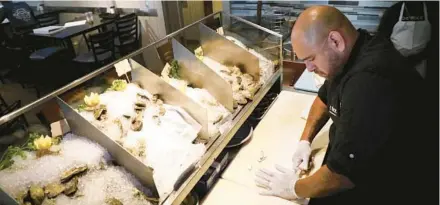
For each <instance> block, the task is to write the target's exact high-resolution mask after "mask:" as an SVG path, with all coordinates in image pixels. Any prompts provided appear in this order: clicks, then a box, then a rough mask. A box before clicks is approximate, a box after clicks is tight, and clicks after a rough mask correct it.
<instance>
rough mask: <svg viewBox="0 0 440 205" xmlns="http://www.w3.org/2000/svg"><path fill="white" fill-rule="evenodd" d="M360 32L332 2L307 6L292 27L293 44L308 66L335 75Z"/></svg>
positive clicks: (321, 72) (297, 53)
mask: <svg viewBox="0 0 440 205" xmlns="http://www.w3.org/2000/svg"><path fill="white" fill-rule="evenodd" d="M357 36H358V32H357V31H356V29H355V28H354V26H353V25H352V24H351V22H350V21H349V20H348V19H347V17H345V15H344V14H342V13H341V12H340V11H339V10H337V9H336V8H334V7H331V6H313V7H310V8H308V9H306V10H305V11H304V12H302V13H301V15H300V16H299V17H298V19H297V20H296V22H295V25H294V27H293V29H292V35H291V40H292V47H293V50H294V52H295V53H296V55H297V56H298V58H300V59H303V60H304V62H305V63H306V66H307V69H308V70H309V71H313V72H315V73H317V74H319V75H321V76H323V77H326V78H331V77H332V76H333V75H334V74H335V73H336V72H337V70H338V69H340V67H341V66H342V65H343V64H344V63H345V62H346V61H347V60H348V57H349V56H350V52H351V49H352V47H353V46H354V44H355V42H356V39H357Z"/></svg>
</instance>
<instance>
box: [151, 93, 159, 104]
mask: <svg viewBox="0 0 440 205" xmlns="http://www.w3.org/2000/svg"><path fill="white" fill-rule="evenodd" d="M158 99H159V95H158V94H154V95H153V98H152V99H151V102H153V103H156V102H157V100H158Z"/></svg>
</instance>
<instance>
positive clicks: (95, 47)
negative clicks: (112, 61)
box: [89, 30, 115, 62]
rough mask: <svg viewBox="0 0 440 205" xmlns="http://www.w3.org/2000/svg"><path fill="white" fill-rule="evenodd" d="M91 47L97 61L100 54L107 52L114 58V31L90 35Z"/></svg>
mask: <svg viewBox="0 0 440 205" xmlns="http://www.w3.org/2000/svg"><path fill="white" fill-rule="evenodd" d="M89 41H90V47H91V48H92V52H93V55H94V58H95V62H99V60H98V59H99V58H98V56H100V55H103V54H106V55H111V57H112V58H114V53H115V43H114V33H113V31H111V30H110V31H105V32H101V33H97V34H92V35H90V37H89Z"/></svg>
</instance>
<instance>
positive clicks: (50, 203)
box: [41, 199, 55, 205]
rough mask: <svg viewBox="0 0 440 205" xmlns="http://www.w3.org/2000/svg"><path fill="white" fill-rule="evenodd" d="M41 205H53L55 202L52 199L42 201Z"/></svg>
mask: <svg viewBox="0 0 440 205" xmlns="http://www.w3.org/2000/svg"><path fill="white" fill-rule="evenodd" d="M41 205H55V200H54V199H44V201H43V203H42V204H41Z"/></svg>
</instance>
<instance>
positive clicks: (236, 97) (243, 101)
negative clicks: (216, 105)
mask: <svg viewBox="0 0 440 205" xmlns="http://www.w3.org/2000/svg"><path fill="white" fill-rule="evenodd" d="M232 98H233V99H234V100H235V101H237V103H238V104H239V105H245V104H246V103H247V100H246V98H245V97H244V96H243V95H241V94H239V93H233V94H232Z"/></svg>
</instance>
